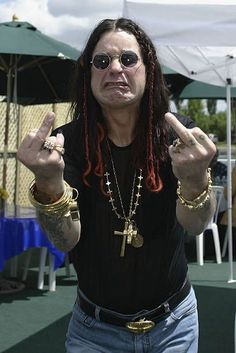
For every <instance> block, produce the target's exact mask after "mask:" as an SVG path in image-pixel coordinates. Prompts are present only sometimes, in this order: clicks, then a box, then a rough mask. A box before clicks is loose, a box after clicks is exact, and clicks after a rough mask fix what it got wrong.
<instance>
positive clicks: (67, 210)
mask: <svg viewBox="0 0 236 353" xmlns="http://www.w3.org/2000/svg"><path fill="white" fill-rule="evenodd" d="M64 186H65V189H64V192H63V194H62V196H61V197H60V199H59V200H57V201H56V202H53V203H49V204H43V203H40V202H38V201H37V200H36V199H35V191H36V184H35V181H34V180H33V181H32V182H31V184H30V187H29V194H28V196H29V200H30V202H31V204H32V205H33V206H34V207H35V208H36V209H37V210H38V211H39V212H41V213H44V214H47V215H49V216H50V215H51V216H52V215H53V216H56V217H57V218H60V217H63V216H69V215H70V216H71V218H72V220H73V221H78V220H79V211H78V205H77V202H76V200H77V198H78V195H79V193H78V190H77V189H75V188H72V187H71V186H70V185H69V184H68V183H67V182H66V181H64ZM74 191H75V193H76V195H75V197H74V198H73V192H74Z"/></svg>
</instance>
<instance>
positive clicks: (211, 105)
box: [207, 99, 217, 115]
mask: <svg viewBox="0 0 236 353" xmlns="http://www.w3.org/2000/svg"><path fill="white" fill-rule="evenodd" d="M216 104H217V100H216V99H207V110H208V114H209V115H214V114H216Z"/></svg>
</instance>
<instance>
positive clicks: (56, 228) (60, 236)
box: [37, 212, 71, 249]
mask: <svg viewBox="0 0 236 353" xmlns="http://www.w3.org/2000/svg"><path fill="white" fill-rule="evenodd" d="M37 217H38V220H39V223H40V226H41V227H42V229H43V230H44V231H45V232H46V233H47V236H48V238H49V240H50V241H51V242H52V243H53V244H54V245H55V246H56V247H57V248H59V249H64V248H67V247H68V243H69V242H70V239H68V238H67V237H66V229H67V230H68V231H69V230H70V229H71V222H70V217H61V218H58V217H55V216H49V215H45V214H44V213H41V212H37Z"/></svg>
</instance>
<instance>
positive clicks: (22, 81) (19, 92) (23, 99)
mask: <svg viewBox="0 0 236 353" xmlns="http://www.w3.org/2000/svg"><path fill="white" fill-rule="evenodd" d="M78 56H79V51H78V50H77V49H75V48H73V47H71V46H69V45H67V44H65V43H63V42H60V41H57V40H55V39H53V38H51V37H48V36H46V35H44V34H43V33H42V32H40V31H39V30H37V28H36V27H34V26H33V25H32V24H30V23H28V22H19V21H12V22H4V23H0V95H5V96H6V101H7V109H6V120H5V137H4V156H3V157H4V158H3V181H2V185H3V187H4V188H5V186H6V171H7V154H8V153H7V151H8V130H9V117H10V102H13V101H14V103H17V102H19V103H23V104H36V103H55V102H65V101H66V100H68V83H69V80H70V73H71V71H72V68H73V65H74V62H75V60H76V59H77V58H78ZM17 97H20V98H19V99H18V101H17Z"/></svg>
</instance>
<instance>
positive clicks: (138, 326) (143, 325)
mask: <svg viewBox="0 0 236 353" xmlns="http://www.w3.org/2000/svg"><path fill="white" fill-rule="evenodd" d="M125 326H126V327H127V329H128V330H130V331H131V332H134V333H144V332H148V331H150V330H151V329H152V328H153V327H154V326H155V323H154V322H153V321H151V320H146V319H145V318H143V319H140V320H139V321H130V322H127V323H126V325H125Z"/></svg>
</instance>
